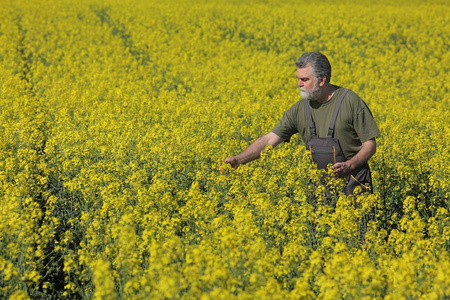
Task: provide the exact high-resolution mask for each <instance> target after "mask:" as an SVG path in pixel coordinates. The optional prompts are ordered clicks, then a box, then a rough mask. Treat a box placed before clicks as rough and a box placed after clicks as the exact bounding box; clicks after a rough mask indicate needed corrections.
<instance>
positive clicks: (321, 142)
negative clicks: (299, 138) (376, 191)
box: [304, 89, 372, 195]
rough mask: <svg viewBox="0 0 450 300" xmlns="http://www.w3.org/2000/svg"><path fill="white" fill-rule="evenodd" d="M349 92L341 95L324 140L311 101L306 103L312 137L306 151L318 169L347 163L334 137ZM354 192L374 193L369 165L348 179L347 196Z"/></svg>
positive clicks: (365, 165) (354, 172)
mask: <svg viewBox="0 0 450 300" xmlns="http://www.w3.org/2000/svg"><path fill="white" fill-rule="evenodd" d="M347 92H348V89H344V91H343V92H342V93H341V95H340V97H339V99H338V101H337V103H336V108H335V110H334V114H333V117H332V119H331V122H330V127H329V129H328V136H327V137H324V138H321V137H318V136H317V135H316V126H315V123H314V121H313V119H312V115H311V110H310V108H309V105H310V104H309V100H308V101H304V103H305V110H306V115H307V116H308V122H309V129H310V136H309V138H308V140H307V142H306V149H307V150H309V151H310V152H311V157H312V160H313V162H314V163H316V164H317V168H318V169H325V170H326V169H327V165H328V164H332V165H334V164H335V163H337V162H344V161H347V158H346V157H345V155H344V152H343V151H342V148H341V146H340V144H339V141H338V140H337V139H336V138H334V137H333V136H334V127H335V124H336V118H337V114H338V112H339V107H340V106H341V103H342V100H343V99H344V96H345V94H346V93H347ZM366 185H368V186H369V187H370V188H369V189H367V188H366ZM357 187H360V188H361V190H360V191H359V190H358V191H355V189H356V188H357ZM354 191H355V192H357V193H358V194H359V193H364V192H367V191H369V192H372V177H371V174H370V168H369V165H368V164H367V163H365V164H364V165H363V166H361V167H360V168H358V169H356V170H355V171H353V172H352V174H351V175H350V176H349V178H348V183H347V185H346V187H345V194H346V195H351V194H353V192H354Z"/></svg>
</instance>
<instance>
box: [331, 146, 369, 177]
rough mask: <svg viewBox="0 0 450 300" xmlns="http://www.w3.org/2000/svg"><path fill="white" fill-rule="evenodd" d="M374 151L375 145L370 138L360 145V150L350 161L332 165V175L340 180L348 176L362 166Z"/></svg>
mask: <svg viewBox="0 0 450 300" xmlns="http://www.w3.org/2000/svg"><path fill="white" fill-rule="evenodd" d="M376 151H377V143H376V142H375V138H372V139H370V140H368V141H366V142H364V143H362V147H361V150H359V152H358V153H357V154H356V155H355V156H353V157H352V158H351V159H349V160H347V161H345V162H338V163H335V164H334V165H333V168H334V171H333V173H334V174H336V176H337V177H340V178H342V177H346V176H348V175H350V174H351V173H352V172H353V171H354V170H356V169H357V168H359V167H361V166H362V165H364V164H365V163H366V162H367V161H368V160H369V159H370V158H371V157H372V156H373V155H374V154H375V152H376Z"/></svg>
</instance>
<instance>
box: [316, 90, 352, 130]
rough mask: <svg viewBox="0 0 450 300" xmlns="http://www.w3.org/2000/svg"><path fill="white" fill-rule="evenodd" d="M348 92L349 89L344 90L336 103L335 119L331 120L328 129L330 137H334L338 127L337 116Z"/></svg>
mask: <svg viewBox="0 0 450 300" xmlns="http://www.w3.org/2000/svg"><path fill="white" fill-rule="evenodd" d="M347 92H348V89H346V88H344V90H343V91H342V92H341V95H340V97H339V100H338V102H337V103H336V108H335V110H334V115H333V118H332V119H331V123H330V128H328V136H330V137H333V135H334V126H335V125H336V118H337V114H338V111H339V107H340V106H341V102H342V100H343V99H344V96H345V94H347ZM308 108H309V107H308ZM310 114H311V113H310Z"/></svg>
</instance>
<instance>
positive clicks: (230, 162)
mask: <svg viewBox="0 0 450 300" xmlns="http://www.w3.org/2000/svg"><path fill="white" fill-rule="evenodd" d="M238 167H239V163H238V162H237V160H236V159H235V158H234V157H227V158H225V159H224V160H222V161H221V162H220V163H219V170H220V174H224V172H225V171H229V170H230V168H233V169H237V168H238Z"/></svg>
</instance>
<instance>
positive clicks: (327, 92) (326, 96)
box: [317, 83, 336, 103]
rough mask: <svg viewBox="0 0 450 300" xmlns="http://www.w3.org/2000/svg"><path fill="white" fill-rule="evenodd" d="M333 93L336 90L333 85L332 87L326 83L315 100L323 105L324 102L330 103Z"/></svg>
mask: <svg viewBox="0 0 450 300" xmlns="http://www.w3.org/2000/svg"><path fill="white" fill-rule="evenodd" d="M335 91H336V88H335V87H334V85H332V84H330V83H326V84H325V85H324V86H323V88H322V95H321V97H320V98H319V99H318V100H317V102H319V103H325V102H328V101H330V99H331V98H332V97H333V95H334V92H335Z"/></svg>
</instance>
